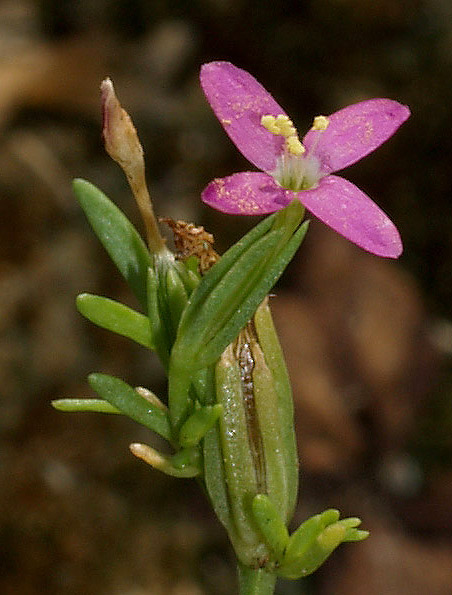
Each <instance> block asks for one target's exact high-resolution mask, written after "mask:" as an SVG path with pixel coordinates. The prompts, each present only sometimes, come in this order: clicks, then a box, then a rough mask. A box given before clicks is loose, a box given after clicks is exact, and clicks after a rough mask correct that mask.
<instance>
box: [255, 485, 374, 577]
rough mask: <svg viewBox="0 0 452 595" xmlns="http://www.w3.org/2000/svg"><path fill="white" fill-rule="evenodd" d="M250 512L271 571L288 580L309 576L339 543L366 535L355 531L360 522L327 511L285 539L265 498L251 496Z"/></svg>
mask: <svg viewBox="0 0 452 595" xmlns="http://www.w3.org/2000/svg"><path fill="white" fill-rule="evenodd" d="M252 509H253V514H254V518H255V520H256V523H257V525H258V526H259V529H260V531H261V532H262V535H263V536H264V538H265V540H266V542H267V544H268V545H269V547H270V549H271V551H272V554H273V565H274V571H275V572H276V573H277V574H278V575H279V576H282V577H284V578H288V579H297V578H302V577H304V576H308V575H309V574H312V573H313V572H314V571H315V570H317V568H319V566H321V565H322V564H323V563H324V562H325V560H326V559H327V558H328V557H329V556H330V554H331V553H332V552H333V551H334V550H335V549H336V548H337V547H338V546H339V545H340V544H341V543H345V542H349V541H362V540H363V539H366V537H368V535H369V533H368V531H362V530H360V529H357V527H358V526H359V525H360V524H361V520H360V519H358V518H356V517H351V518H347V519H342V520H339V516H340V514H339V511H338V510H335V509H329V510H325V511H324V512H322V513H321V514H317V515H315V516H313V517H311V518H309V519H307V520H306V521H304V523H302V524H301V525H300V527H299V528H298V529H297V530H296V531H294V533H292V535H290V536H289V533H288V531H287V528H286V525H285V523H284V522H283V520H282V518H281V515H280V514H279V512H278V510H277V508H276V507H275V505H274V503H273V502H272V501H271V500H270V499H269V498H268V496H266V495H264V494H258V495H257V496H255V497H254V499H253V504H252Z"/></svg>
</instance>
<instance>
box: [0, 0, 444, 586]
mask: <svg viewBox="0 0 452 595" xmlns="http://www.w3.org/2000/svg"><path fill="white" fill-rule="evenodd" d="M213 59H224V60H230V61H232V62H234V63H235V64H237V65H238V66H241V67H243V68H245V69H247V70H248V71H250V72H251V73H252V74H253V75H255V76H256V77H257V78H258V80H260V81H261V82H262V83H263V84H264V85H265V86H266V87H267V88H268V89H269V90H271V92H272V93H273V95H274V96H275V98H276V99H277V100H278V101H279V102H280V103H281V105H283V106H284V107H285V108H286V110H287V112H288V113H289V114H291V116H292V118H293V120H294V122H296V124H297V125H298V129H299V131H300V133H301V134H303V132H302V131H303V130H306V129H307V128H308V127H309V126H310V124H311V122H312V118H313V116H315V115H317V114H328V113H331V112H333V111H336V110H337V109H339V108H341V107H344V106H345V105H347V104H349V103H353V102H356V101H359V100H362V99H366V98H371V97H390V98H393V99H397V100H399V101H400V102H402V103H406V104H407V105H409V106H410V107H411V110H412V117H411V119H410V120H409V121H408V122H407V123H406V124H405V125H404V126H403V127H402V128H401V129H400V131H399V132H398V133H397V134H396V136H395V137H394V138H392V139H391V140H390V141H389V142H388V143H386V144H385V145H384V146H383V147H381V148H380V149H379V150H378V151H377V152H375V153H374V154H373V155H371V156H369V157H368V158H366V159H365V160H363V162H362V163H359V164H357V165H355V166H353V167H352V168H350V169H349V170H348V171H347V172H346V177H347V178H348V179H350V180H352V181H354V182H355V183H356V184H358V185H359V186H360V187H361V188H362V189H363V190H365V191H366V192H368V193H369V195H370V196H372V197H373V198H374V199H375V200H376V201H377V202H378V203H379V204H380V205H381V206H382V208H383V209H384V210H386V211H387V212H388V213H389V214H390V216H391V217H392V218H393V220H394V221H395V222H396V224H397V225H398V227H399V229H400V231H401V234H402V237H403V240H404V245H405V252H404V254H403V256H402V257H401V259H400V260H399V261H397V262H392V261H387V260H381V259H378V258H376V257H374V256H372V255H369V254H367V253H364V252H363V251H361V250H359V249H358V248H356V247H355V246H352V245H350V244H348V243H347V242H346V241H345V240H343V239H342V238H340V237H338V236H337V235H336V234H335V233H334V232H332V231H330V230H328V229H326V228H325V227H323V226H322V225H321V224H320V223H318V222H313V223H312V226H311V230H310V232H309V234H308V235H309V237H308V239H307V240H306V242H305V245H304V246H303V247H302V249H301V250H300V252H299V253H298V255H297V257H296V258H295V260H294V262H293V263H292V264H291V265H290V267H289V269H288V271H287V272H286V274H285V276H284V279H283V280H282V282H281V283H280V284H279V286H278V287H277V289H276V291H275V294H276V297H274V298H273V299H272V307H273V310H274V315H275V320H276V322H277V325H278V328H279V329H280V332H281V341H282V343H283V346H284V349H285V352H286V354H287V359H288V364H289V368H290V372H291V376H292V379H293V385H294V397H295V401H296V412H297V431H298V442H299V452H300V460H301V477H302V490H301V497H300V502H299V507H298V509H297V512H296V515H295V522H297V523H298V522H300V521H301V520H302V519H303V518H305V517H306V516H308V515H311V514H315V513H316V512H319V511H321V510H323V509H325V508H328V507H337V508H339V509H340V510H341V511H342V513H343V514H344V515H358V516H360V517H362V518H363V519H364V524H363V526H364V527H365V528H367V529H370V531H371V537H370V539H368V540H367V541H366V542H364V543H362V544H348V545H345V546H342V547H341V548H340V550H338V551H337V552H336V553H335V554H334V555H333V557H332V558H331V560H330V561H328V563H327V564H325V566H324V567H323V568H322V569H321V570H320V571H319V572H317V573H316V574H315V575H314V576H313V577H312V578H309V579H306V580H305V581H297V582H288V581H281V583H280V584H278V593H279V595H282V594H287V595H292V594H310V595H332V594H334V595H345V594H347V595H362V594H363V593H365V594H366V595H421V594H422V595H424V594H426V593H428V594H429V595H450V593H452V506H451V502H452V360H451V354H452V315H451V301H452V273H451V271H452V233H451V227H452V219H451V174H452V165H451V164H452V135H451V129H452V110H451V105H452V4H451V3H450V1H449V0H380V1H378V2H375V0H310V1H306V2H304V1H303V0H287V1H278V0H274V1H273V2H268V3H267V2H257V1H254V2H252V1H251V0H231V1H229V2H228V1H225V0H185V1H184V0H155V1H153V0H151V1H146V0H115V1H108V0H90V1H89V2H88V1H83V0H81V1H80V2H74V1H73V0H41V2H38V1H36V2H33V1H32V0H3V1H2V2H1V3H0V432H1V435H0V592H1V593H4V594H7V595H10V594H14V595H22V594H23V595H40V594H44V593H45V594H48V595H56V594H60V593H61V594H68V595H79V594H82V593H83V594H86V595H91V594H93V595H116V594H121V595H146V594H152V595H160V594H162V595H163V594H170V595H176V594H177V595H202V594H218V595H223V594H224V595H226V594H231V593H234V592H235V589H236V587H235V569H234V561H233V556H232V554H231V551H230V549H229V545H228V542H227V539H226V535H225V533H224V531H223V529H222V528H221V527H220V526H219V524H218V523H217V521H216V520H215V518H214V516H213V514H212V513H211V512H210V509H209V506H208V504H207V502H206V500H205V497H204V495H203V494H202V493H201V491H200V490H199V487H198V485H197V484H196V482H194V481H181V480H173V479H171V478H168V477H166V476H163V475H161V474H159V473H158V472H156V471H153V470H152V469H151V468H148V467H147V466H146V465H145V464H144V463H142V462H140V461H138V460H136V459H134V458H133V457H132V455H131V454H130V453H129V451H128V444H129V443H130V442H135V441H143V442H149V441H152V440H153V439H152V438H150V436H149V435H148V433H147V432H146V431H145V430H144V429H143V428H141V427H139V426H138V425H136V424H134V423H132V422H130V421H129V420H127V419H123V418H120V417H116V416H111V417H109V416H102V415H100V414H99V415H89V414H73V415H69V414H62V413H58V412H56V411H54V410H53V409H52V408H51V406H50V401H51V399H54V398H58V397H70V396H85V395H90V396H92V393H90V391H89V388H88V385H87V382H86V375H87V374H88V373H89V372H91V371H103V372H106V373H110V374H114V375H117V376H120V377H122V378H124V379H125V380H126V381H128V382H129V383H131V384H133V385H143V386H149V387H150V388H152V390H154V391H155V392H157V393H158V394H164V391H165V386H164V379H163V376H162V370H161V368H160V366H159V364H158V363H157V362H156V360H155V358H154V357H153V356H152V355H150V354H149V353H148V352H146V351H145V350H144V349H142V348H140V347H138V346H135V345H134V344H131V342H129V341H127V340H126V339H122V338H120V337H116V336H114V335H112V334H110V333H108V332H106V331H103V330H101V329H97V328H95V327H93V325H91V324H89V323H88V322H87V321H85V320H84V319H82V317H81V316H80V315H79V314H78V313H77V312H76V309H75V305H74V299H75V296H76V295H77V294H78V293H80V292H82V291H89V292H92V293H99V294H101V295H107V296H109V297H113V298H115V299H119V300H122V301H124V302H126V303H129V304H130V305H132V306H136V304H134V302H133V299H132V297H131V296H130V294H129V292H128V291H127V289H126V288H125V285H124V283H123V281H122V279H121V278H120V276H119V274H118V273H117V272H116V271H115V269H114V267H113V265H112V264H111V263H110V262H109V260H108V257H107V256H106V254H105V253H104V251H103V249H102V248H101V247H100V245H99V244H98V242H97V240H96V238H95V237H94V235H93V234H92V232H91V231H90V229H89V226H88V224H87V222H86V220H85V218H84V215H83V213H82V212H81V210H80V208H79V207H78V205H77V204H76V201H75V199H74V197H73V195H72V193H71V180H72V178H74V177H78V176H79V177H83V178H87V179H89V180H90V181H91V182H93V183H94V184H96V185H97V186H99V187H100V188H102V189H103V190H104V191H105V192H106V193H107V194H108V195H109V196H110V197H111V198H112V199H113V200H114V201H115V202H116V203H117V204H118V205H119V206H120V207H121V208H122V209H123V210H124V211H125V212H126V214H127V215H128V216H129V217H130V218H131V219H132V220H133V221H134V222H135V223H136V225H137V226H138V227H139V229H141V223H140V221H139V219H138V215H137V211H136V209H135V206H134V203H133V201H132V199H131V196H130V193H129V191H128V188H127V185H126V182H125V179H124V177H123V175H122V172H121V171H120V170H119V169H118V167H117V166H116V165H115V164H114V163H113V162H112V161H111V160H110V159H109V158H108V156H107V155H106V154H105V153H104V151H103V147H102V143H101V137H100V129H101V121H100V111H99V92H98V88H99V83H100V81H101V80H102V78H103V77H105V76H106V75H109V76H111V77H112V79H113V80H114V82H115V86H116V90H117V93H118V95H119V97H120V99H121V101H122V103H123V104H124V106H125V107H126V108H127V109H128V111H129V112H130V113H131V114H132V116H133V118H134V121H135V124H136V126H137V128H138V130H139V133H140V137H141V139H142V142H143V144H144V147H145V150H146V157H147V166H148V179H149V184H150V187H151V193H152V196H153V198H154V201H155V207H156V210H157V212H158V213H159V214H160V215H161V216H168V217H173V218H180V219H185V220H188V221H194V222H197V223H198V224H202V225H204V226H205V227H206V228H207V229H208V230H209V231H212V232H214V233H215V235H216V239H217V244H216V245H217V249H218V250H219V251H223V250H225V249H226V248H227V247H228V246H229V245H230V244H231V243H232V242H233V241H235V240H237V239H238V238H239V237H240V235H241V234H243V233H244V232H245V231H246V230H247V229H249V228H250V227H251V225H253V224H254V223H255V222H256V221H255V220H253V219H252V218H248V217H244V218H239V217H231V216H227V215H222V214H221V213H217V212H214V211H212V210H210V209H207V208H206V207H204V206H203V205H202V204H201V202H200V200H199V195H200V192H201V191H202V189H203V187H204V186H205V185H206V184H207V182H208V181H210V179H211V178H213V177H216V176H222V175H227V174H230V173H232V172H235V171H242V170H244V169H248V168H249V167H250V166H249V165H248V164H247V163H246V162H245V160H244V158H242V156H241V155H240V154H239V153H238V151H237V150H236V149H235V147H234V146H233V145H232V143H231V142H230V141H229V140H228V138H227V137H226V135H225V134H224V132H223V131H222V129H221V127H220V126H219V124H218V122H217V120H216V118H215V117H214V116H213V114H212V112H211V111H210V108H209V107H208V105H207V103H206V101H205V99H204V97H203V95H202V93H201V91H200V88H199V84H198V71H199V67H200V65H201V64H202V63H203V62H207V61H209V60H213ZM154 444H155V442H154Z"/></svg>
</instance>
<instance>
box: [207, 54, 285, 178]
mask: <svg viewBox="0 0 452 595" xmlns="http://www.w3.org/2000/svg"><path fill="white" fill-rule="evenodd" d="M200 79H201V86H202V88H203V91H204V93H205V95H206V97H207V100H208V102H209V103H210V105H211V107H212V109H213V111H214V112H215V115H216V116H217V118H218V119H219V120H220V123H221V124H222V126H223V127H224V129H225V131H226V132H227V134H228V135H229V137H230V139H231V140H232V142H233V143H234V144H235V145H236V146H237V148H238V149H239V151H240V152H241V153H242V154H243V155H244V156H245V157H246V158H247V159H248V160H249V161H251V163H253V164H254V165H255V166H256V167H258V168H259V169H262V170H263V171H267V172H271V171H273V170H274V169H275V167H276V158H277V157H278V155H280V154H281V152H282V145H283V142H284V140H283V138H282V137H280V136H274V135H273V134H272V133H271V132H269V131H268V130H266V129H265V128H264V127H263V126H262V125H261V118H262V116H263V115H266V114H270V115H272V116H278V115H279V114H283V115H286V113H285V112H284V110H283V109H282V108H281V107H280V106H279V105H278V104H277V103H276V101H275V100H274V99H273V97H272V96H271V95H270V93H268V91H266V90H265V89H264V87H263V86H262V85H261V84H260V83H258V82H257V80H256V79H255V78H254V77H252V76H251V75H250V74H248V72H246V71H245V70H242V69H241V68H237V67H236V66H234V65H233V64H231V63H230V62H209V63H208V64H204V65H203V66H202V67H201V75H200Z"/></svg>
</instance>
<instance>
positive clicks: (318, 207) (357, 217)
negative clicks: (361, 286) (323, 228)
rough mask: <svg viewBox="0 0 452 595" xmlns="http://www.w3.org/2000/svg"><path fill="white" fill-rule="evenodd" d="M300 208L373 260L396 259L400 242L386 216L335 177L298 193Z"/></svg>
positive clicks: (351, 187) (368, 199)
mask: <svg viewBox="0 0 452 595" xmlns="http://www.w3.org/2000/svg"><path fill="white" fill-rule="evenodd" d="M299 197H300V200H301V202H302V203H303V205H304V206H305V207H306V208H307V209H308V210H309V211H311V213H313V214H314V215H315V216H316V217H318V219H320V220H321V221H323V223H326V225H328V226H329V227H331V228H332V229H334V230H335V231H337V232H338V233H340V234H341V235H342V236H344V237H345V238H347V239H348V240H350V241H351V242H353V243H355V244H357V245H358V246H361V248H364V250H367V251H368V252H372V253H373V254H376V255H377V256H385V257H388V258H397V257H398V256H400V254H401V253H402V249H403V248H402V241H401V239H400V235H399V232H398V231H397V228H396V227H395V225H394V224H393V223H392V221H391V220H390V219H389V218H388V217H387V215H386V214H385V213H384V212H383V211H382V210H381V209H380V208H379V207H378V206H377V205H376V204H375V203H374V202H373V201H372V200H371V199H370V198H369V197H368V196H367V194H364V192H362V191H361V190H360V189H359V188H357V187H356V186H355V185H354V184H352V183H351V182H349V181H348V180H344V179H343V178H340V177H338V176H327V177H326V178H323V179H322V180H321V181H320V183H319V185H318V187H317V188H313V189H312V190H307V191H305V192H300V193H299Z"/></svg>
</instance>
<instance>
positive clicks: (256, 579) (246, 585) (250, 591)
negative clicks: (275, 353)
mask: <svg viewBox="0 0 452 595" xmlns="http://www.w3.org/2000/svg"><path fill="white" fill-rule="evenodd" d="M237 570H238V574H239V593H240V595H273V593H274V591H275V585H276V578H277V577H276V574H270V573H269V572H266V571H265V570H263V569H257V570H253V569H252V568H249V567H248V566H243V564H241V563H240V562H239V563H238V566H237Z"/></svg>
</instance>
